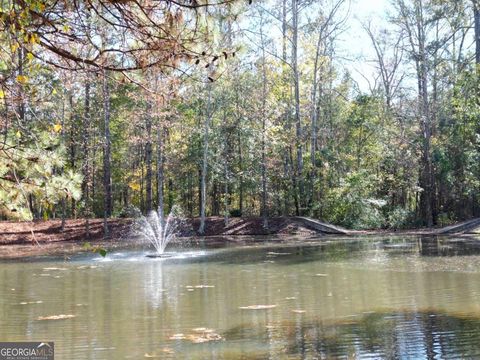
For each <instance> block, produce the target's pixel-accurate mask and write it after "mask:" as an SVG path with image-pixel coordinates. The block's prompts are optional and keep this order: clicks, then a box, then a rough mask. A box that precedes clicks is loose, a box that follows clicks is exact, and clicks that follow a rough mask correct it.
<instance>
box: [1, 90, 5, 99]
mask: <svg viewBox="0 0 480 360" xmlns="http://www.w3.org/2000/svg"><path fill="white" fill-rule="evenodd" d="M4 97H5V92H4V91H3V90H0V99H3V98H4Z"/></svg>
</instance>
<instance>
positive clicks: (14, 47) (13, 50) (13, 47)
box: [10, 43, 20, 53]
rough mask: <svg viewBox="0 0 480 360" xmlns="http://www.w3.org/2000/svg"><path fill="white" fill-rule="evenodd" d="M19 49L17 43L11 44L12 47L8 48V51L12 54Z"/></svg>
mask: <svg viewBox="0 0 480 360" xmlns="http://www.w3.org/2000/svg"><path fill="white" fill-rule="evenodd" d="M19 47H20V45H18V44H17V43H15V44H13V45H12V46H10V50H12V53H14V52H15V51H17V49H18V48H19Z"/></svg>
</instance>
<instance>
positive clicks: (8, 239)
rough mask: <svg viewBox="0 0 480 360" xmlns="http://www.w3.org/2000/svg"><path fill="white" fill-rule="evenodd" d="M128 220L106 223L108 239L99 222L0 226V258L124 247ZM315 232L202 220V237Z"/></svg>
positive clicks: (190, 226)
mask: <svg viewBox="0 0 480 360" xmlns="http://www.w3.org/2000/svg"><path fill="white" fill-rule="evenodd" d="M131 224H132V220H131V219H110V220H109V221H108V227H109V237H108V238H105V237H104V232H103V219H90V220H89V235H88V236H87V232H86V221H85V219H69V220H66V222H65V228H64V230H63V231H62V223H61V220H48V221H34V222H13V221H1V222H0V258H21V257H26V256H35V255H58V254H69V253H74V252H77V251H81V250H82V249H83V246H84V244H85V243H86V242H89V243H91V244H92V245H93V246H101V247H106V248H109V249H111V248H115V247H119V246H124V245H126V244H128V240H129V238H131V231H130V227H131ZM199 225H200V219H198V218H194V219H190V220H188V221H187V226H186V228H187V229H186V231H185V235H198V234H197V230H198V228H199ZM316 233H317V232H316V231H315V230H313V229H309V228H307V227H305V226H304V225H303V224H302V223H301V222H299V221H296V220H294V219H293V218H288V217H276V218H271V219H269V221H268V229H264V227H263V222H262V219H261V218H258V217H250V218H231V219H230V220H229V223H228V226H225V223H224V219H223V218H222V217H209V218H207V219H206V226H205V234H204V236H210V237H214V236H217V237H220V236H237V235H269V234H272V235H307V236H308V235H314V234H316Z"/></svg>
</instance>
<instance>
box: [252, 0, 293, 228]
mask: <svg viewBox="0 0 480 360" xmlns="http://www.w3.org/2000/svg"><path fill="white" fill-rule="evenodd" d="M294 1H295V0H294ZM260 37H261V44H262V110H261V116H262V226H263V228H264V229H268V208H267V160H266V156H267V154H266V151H267V147H266V130H267V129H266V122H267V112H266V110H267V109H266V107H267V68H266V66H267V65H266V63H265V39H264V34H263V19H262V25H261V26H260Z"/></svg>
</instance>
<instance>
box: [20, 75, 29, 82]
mask: <svg viewBox="0 0 480 360" xmlns="http://www.w3.org/2000/svg"><path fill="white" fill-rule="evenodd" d="M17 81H18V82H19V83H20V84H26V83H27V81H28V77H27V76H25V75H17Z"/></svg>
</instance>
